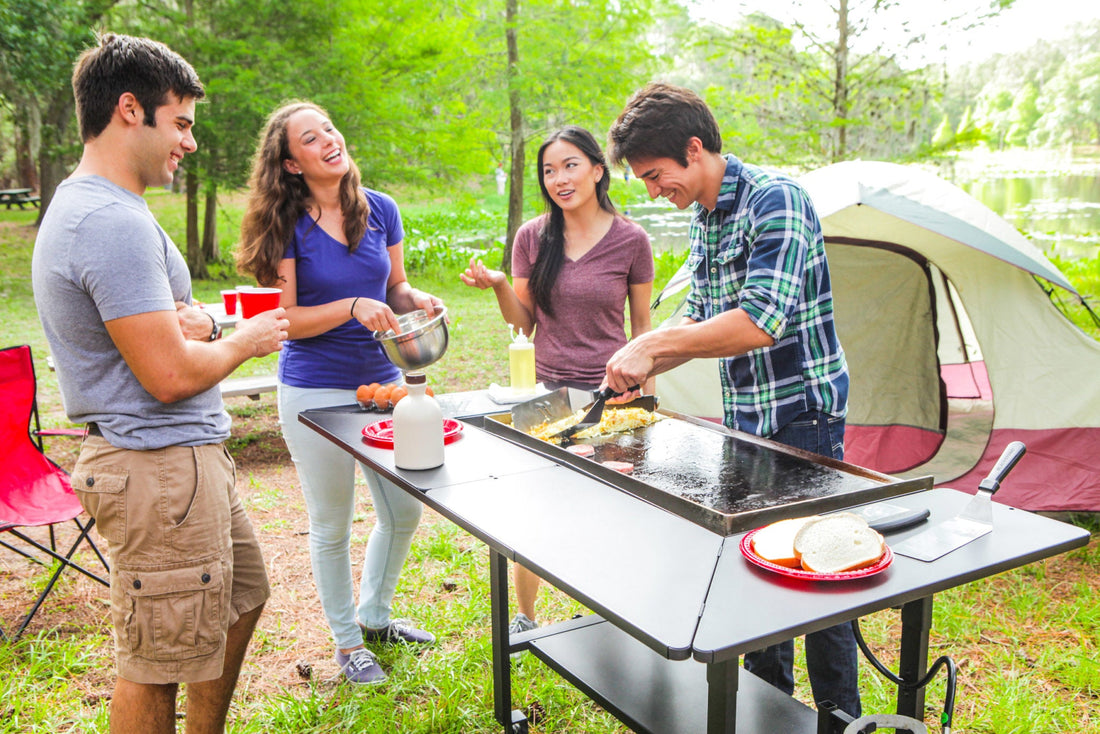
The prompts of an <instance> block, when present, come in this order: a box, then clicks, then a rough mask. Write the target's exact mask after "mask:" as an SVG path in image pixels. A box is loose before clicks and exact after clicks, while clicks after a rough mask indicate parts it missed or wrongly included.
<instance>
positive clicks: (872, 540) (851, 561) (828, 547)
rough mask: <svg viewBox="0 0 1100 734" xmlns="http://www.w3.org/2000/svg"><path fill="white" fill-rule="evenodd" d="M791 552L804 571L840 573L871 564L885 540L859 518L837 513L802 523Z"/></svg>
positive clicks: (880, 555) (881, 550)
mask: <svg viewBox="0 0 1100 734" xmlns="http://www.w3.org/2000/svg"><path fill="white" fill-rule="evenodd" d="M794 552H795V555H796V556H798V558H799V562H800V563H801V565H802V568H804V569H805V570H807V571H813V572H814V573H841V572H843V571H855V570H857V569H860V568H866V567H867V566H871V565H873V564H874V563H875V562H877V561H878V560H879V559H880V558H882V554H883V553H885V552H886V541H885V540H883V537H882V536H881V535H879V534H878V533H877V532H875V531H874V530H872V529H871V528H870V527H868V525H867V521H866V520H864V519H863V518H862V517H860V516H859V515H855V514H853V513H851V512H838V513H835V514H832V515H822V516H820V517H817V518H816V519H814V520H813V521H812V522H807V523H805V524H803V525H802V527H801V528H800V529H799V531H798V532H797V533H796V534H795V536H794Z"/></svg>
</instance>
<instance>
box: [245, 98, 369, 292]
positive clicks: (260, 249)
mask: <svg viewBox="0 0 1100 734" xmlns="http://www.w3.org/2000/svg"><path fill="white" fill-rule="evenodd" d="M302 110H314V111H316V112H318V113H320V114H322V115H324V116H325V117H326V118H327V117H328V116H329V115H328V113H327V112H326V111H325V110H324V109H323V108H321V107H320V106H318V105H315V104H313V103H312V102H306V101H301V100H295V101H292V102H288V103H286V104H284V105H282V106H281V107H279V108H278V109H277V110H275V111H274V112H272V113H271V115H269V116H268V118H267V123H266V124H265V125H264V129H263V132H262V133H261V134H260V140H259V145H258V147H257V148H256V154H255V155H254V156H253V158H252V175H251V176H250V177H249V180H248V206H247V208H246V209H245V214H244V219H243V220H242V221H241V241H240V244H239V245H238V247H237V253H236V260H237V269H238V270H239V271H240V272H242V273H249V274H251V275H253V276H255V278H256V280H257V282H259V283H260V285H263V286H278V280H279V276H278V267H279V261H280V260H282V259H283V255H284V254H286V247H287V243H289V242H290V240H291V237H292V236H293V235H294V224H295V223H296V222H297V221H298V219H299V218H300V217H301V216H302V214H304V213H305V212H306V211H308V210H309V206H310V204H311V203H312V201H313V199H312V196H311V194H310V191H309V187H308V186H306V183H305V181H304V180H303V179H302V177H301V176H299V175H296V174H293V173H290V172H289V171H287V170H286V169H285V168H284V167H283V162H284V161H287V160H289V159H290V146H289V144H288V142H287V134H286V128H287V122H289V120H290V118H291V117H292V116H293V115H294V114H295V113H297V112H301V111H302ZM347 154H348V152H347V150H345V151H344V155H347ZM359 180H360V179H359V168H358V167H357V166H356V165H355V161H353V160H351V158H350V157H349V158H348V172H347V173H345V174H344V177H343V178H342V179H341V180H340V211H342V212H343V214H344V236H345V237H346V238H347V241H348V251H349V252H354V251H355V248H356V247H358V246H359V240H361V239H362V238H363V234H364V233H365V232H366V231H367V218H368V216H369V215H370V206H369V205H368V204H367V197H366V195H365V194H364V193H363V189H362V188H361V187H360V183H359Z"/></svg>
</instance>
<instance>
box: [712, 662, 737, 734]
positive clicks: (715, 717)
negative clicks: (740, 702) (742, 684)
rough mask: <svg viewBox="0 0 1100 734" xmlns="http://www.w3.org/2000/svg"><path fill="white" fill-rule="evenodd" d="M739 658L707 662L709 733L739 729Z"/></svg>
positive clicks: (727, 732) (715, 733)
mask: <svg viewBox="0 0 1100 734" xmlns="http://www.w3.org/2000/svg"><path fill="white" fill-rule="evenodd" d="M739 660H740V658H733V659H732V660H726V661H725V662H721V663H708V664H707V734H734V732H735V731H736V730H737V675H738V670H737V664H738V661H739Z"/></svg>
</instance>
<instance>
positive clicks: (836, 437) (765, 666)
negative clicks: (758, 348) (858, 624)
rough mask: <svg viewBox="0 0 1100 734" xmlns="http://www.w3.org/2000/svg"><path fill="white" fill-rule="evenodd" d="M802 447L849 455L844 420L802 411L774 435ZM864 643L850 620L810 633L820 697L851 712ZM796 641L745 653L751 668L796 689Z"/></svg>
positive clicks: (855, 710) (812, 673)
mask: <svg viewBox="0 0 1100 734" xmlns="http://www.w3.org/2000/svg"><path fill="white" fill-rule="evenodd" d="M771 439H772V440H773V441H777V442H779V443H782V444H786V445H788V446H793V447H794V448H796V449H804V450H806V451H812V452H813V453H815V454H821V455H823V456H830V457H832V458H834V459H843V458H844V419H843V418H833V417H831V416H828V415H826V414H824V413H821V412H819V411H809V412H806V413H803V414H801V415H800V416H798V417H797V418H796V419H795V420H793V421H791V422H790V423H788V424H787V425H785V426H784V427H783V428H782V429H780V430H779V431H778V432H777V433H776V434H775V435H773V436H772V437H771ZM858 661H859V648H858V647H857V646H856V638H855V634H854V633H853V632H852V627H851V625H850V624H849V623H847V622H845V623H844V624H838V625H836V626H835V627H829V628H827V629H823V630H821V631H820V632H811V633H810V634H808V635H806V670H807V673H808V674H809V677H810V688H812V689H813V694H814V701H832V702H833V703H834V704H836V705H837V706H838V707H840V708H841V709H842V710H843V711H844V712H845V713H847V714H849V715H851V716H854V717H856V718H858V717H859V716H861V713H862V706H861V705H860V702H859V670H858V667H857V666H858ZM793 668H794V641H793V640H787V641H786V642H781V643H779V644H778V645H772V646H771V647H767V648H765V649H763V650H759V651H757V652H751V653H747V654H746V655H745V670H748V671H749V672H751V673H753V674H754V675H756V676H758V677H759V678H761V679H763V680H764V681H765V682H767V683H770V684H771V685H773V686H775V687H776V688H778V689H779V690H781V691H783V692H784V693H786V694H788V695H790V694H792V693H793V692H794V671H793Z"/></svg>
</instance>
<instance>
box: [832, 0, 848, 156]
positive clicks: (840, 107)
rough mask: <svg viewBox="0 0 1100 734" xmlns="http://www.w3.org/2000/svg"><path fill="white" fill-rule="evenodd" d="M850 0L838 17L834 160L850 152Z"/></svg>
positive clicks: (843, 1) (844, 0) (842, 2)
mask: <svg viewBox="0 0 1100 734" xmlns="http://www.w3.org/2000/svg"><path fill="white" fill-rule="evenodd" d="M848 31H849V27H848V0H840V4H839V7H838V8H837V18H836V37H837V40H836V77H835V78H834V80H833V119H834V121H835V123H836V143H835V145H834V146H833V154H832V162H833V163H836V162H837V161H842V160H844V157H845V156H846V155H847V154H848Z"/></svg>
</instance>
